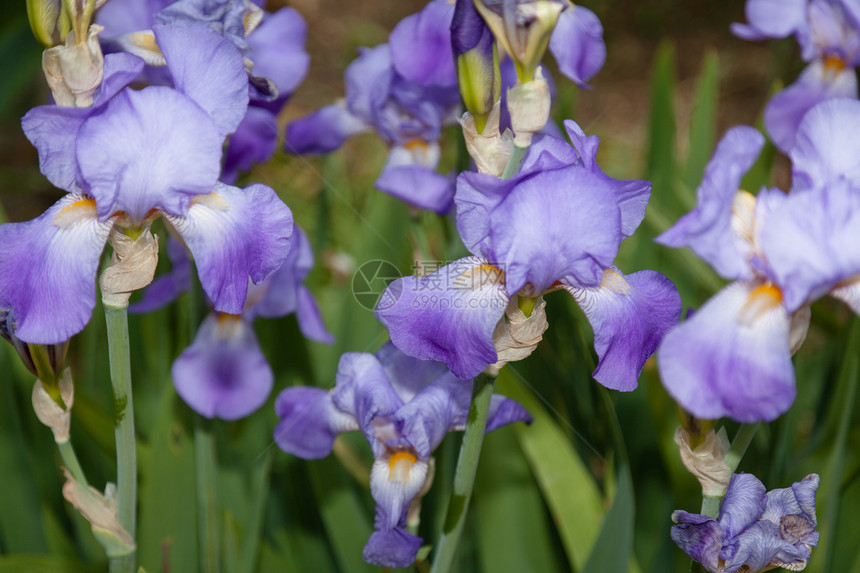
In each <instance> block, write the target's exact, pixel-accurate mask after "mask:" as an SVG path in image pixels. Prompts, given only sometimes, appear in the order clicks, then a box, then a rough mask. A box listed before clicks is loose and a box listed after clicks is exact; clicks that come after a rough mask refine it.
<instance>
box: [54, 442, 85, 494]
mask: <svg viewBox="0 0 860 573" xmlns="http://www.w3.org/2000/svg"><path fill="white" fill-rule="evenodd" d="M57 449H58V450H60V456H62V458H63V463H64V464H65V466H66V469H67V470H69V473H70V474H72V477H73V478H75V481H76V482H78V483H79V484H81V485H82V486H84V487H87V486H88V485H89V484H88V483H87V476H85V475H84V470H83V468H82V467H81V462H79V461H78V456H77V454H75V448H73V447H72V442H71V441H69V440H66V441H65V442H57Z"/></svg>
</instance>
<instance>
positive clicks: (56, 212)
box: [0, 194, 113, 344]
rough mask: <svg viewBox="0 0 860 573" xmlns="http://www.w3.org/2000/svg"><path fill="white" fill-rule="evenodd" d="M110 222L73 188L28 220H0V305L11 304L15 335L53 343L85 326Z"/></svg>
mask: <svg viewBox="0 0 860 573" xmlns="http://www.w3.org/2000/svg"><path fill="white" fill-rule="evenodd" d="M112 226H113V223H112V222H105V223H101V222H99V220H98V218H97V216H96V204H95V201H94V200H93V199H92V198H91V197H88V196H86V195H77V194H68V195H66V196H64V197H63V198H62V199H60V200H59V201H57V202H56V203H55V204H54V205H53V206H52V207H51V208H50V209H48V210H47V211H45V212H44V213H43V214H42V215H40V216H39V217H38V218H36V219H34V220H32V221H28V222H26V223H6V224H5V225H0V309H11V311H12V317H13V319H14V321H15V323H16V331H15V334H16V336H17V337H18V338H20V339H21V340H24V341H26V342H35V343H38V344H57V343H60V342H64V341H66V340H68V339H69V338H71V337H72V335H74V334H77V333H78V332H80V331H81V330H82V329H83V328H84V326H86V324H87V322H89V319H90V315H91V314H92V312H93V307H94V306H95V303H96V297H95V278H96V272H97V271H98V266H99V261H100V259H101V253H102V251H103V250H104V246H105V243H106V242H107V238H108V235H109V233H110V230H111V227H112Z"/></svg>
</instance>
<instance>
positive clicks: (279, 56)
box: [247, 7, 310, 100]
mask: <svg viewBox="0 0 860 573" xmlns="http://www.w3.org/2000/svg"><path fill="white" fill-rule="evenodd" d="M307 34H308V30H307V25H306V24H305V21H304V19H303V18H302V16H301V14H299V13H298V12H297V11H296V9H295V8H291V7H285V8H281V9H280V10H278V11H277V12H275V13H274V14H267V15H266V16H264V17H263V22H262V23H261V24H260V25H259V27H257V29H256V30H254V31H253V32H252V33H251V34H250V35H249V36H248V38H247V41H248V45H249V46H250V47H251V51H250V52H249V53H248V57H249V58H250V59H251V61H253V62H254V75H257V76H263V77H266V78H269V79H270V80H272V81H273V82H275V86H276V87H277V88H278V99H279V100H282V99H285V98H287V97H289V96H290V94H292V93H293V92H294V91H295V89H296V88H297V87H298V86H299V84H300V83H301V82H302V80H303V79H304V78H305V76H306V75H307V73H308V67H309V66H310V56H309V55H308V53H307V52H305V39H306V38H307Z"/></svg>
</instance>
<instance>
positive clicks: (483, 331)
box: [376, 257, 508, 379]
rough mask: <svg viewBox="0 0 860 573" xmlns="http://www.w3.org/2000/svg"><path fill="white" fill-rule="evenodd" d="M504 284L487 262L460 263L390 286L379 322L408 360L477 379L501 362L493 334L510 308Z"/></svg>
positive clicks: (379, 309)
mask: <svg viewBox="0 0 860 573" xmlns="http://www.w3.org/2000/svg"><path fill="white" fill-rule="evenodd" d="M501 280H502V273H501V271H499V270H498V269H496V268H494V267H492V266H490V265H488V264H487V262H486V261H485V260H483V259H479V258H478V257H467V258H465V259H460V260H459V261H456V262H454V263H451V264H450V265H446V266H445V267H443V268H441V269H439V270H438V271H436V272H434V273H432V274H430V275H428V276H426V277H414V276H409V277H404V278H401V279H397V280H396V281H394V282H392V283H391V284H390V285H388V288H387V289H386V291H385V294H384V295H383V297H382V299H381V301H380V305H379V306H377V309H376V317H377V318H378V319H379V320H380V321H381V322H382V323H383V324H384V325H385V326H386V328H388V332H389V334H390V336H391V341H392V342H393V343H394V345H395V346H397V348H399V349H400V350H402V351H403V352H405V353H406V354H408V355H410V356H414V357H416V358H420V359H422V360H436V361H439V362H444V363H445V364H446V365H447V366H448V367H449V368H450V369H451V371H452V372H453V373H454V374H455V375H456V376H458V377H459V378H463V379H468V378H473V377H475V376H476V375H478V374H479V373H480V372H481V371H482V370H484V368H486V367H487V366H488V365H490V364H493V363H494V362H495V361H496V359H497V357H496V349H495V346H494V344H493V330H494V329H495V327H496V323H498V322H499V319H500V318H502V316H503V315H504V313H505V308H506V307H507V305H508V296H507V295H506V294H505V289H504V284H503V283H502V282H501Z"/></svg>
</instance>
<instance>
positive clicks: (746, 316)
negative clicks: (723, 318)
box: [736, 283, 782, 326]
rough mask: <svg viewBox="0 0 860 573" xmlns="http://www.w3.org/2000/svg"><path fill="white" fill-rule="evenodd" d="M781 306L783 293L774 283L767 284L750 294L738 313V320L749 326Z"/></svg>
mask: <svg viewBox="0 0 860 573" xmlns="http://www.w3.org/2000/svg"><path fill="white" fill-rule="evenodd" d="M780 304H782V291H781V290H779V287H778V286H776V285H774V284H772V283H765V284H763V285H761V286H759V287H757V288H756V289H755V290H754V291H752V292H751V293H750V295H749V296H748V297H747V301H746V302H745V303H744V305H743V306H742V307H741V309H740V311H738V315H737V317H736V319H737V321H738V322H740V323H741V324H746V325H748V326H749V325H751V324H752V323H753V322H755V321H756V320H758V319H759V318H761V317H762V316H763V315H764V314H766V313H768V312H770V311H772V310H773V309H775V308H776V307H778V306H779V305H780Z"/></svg>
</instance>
